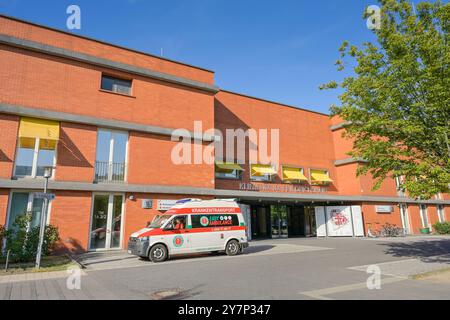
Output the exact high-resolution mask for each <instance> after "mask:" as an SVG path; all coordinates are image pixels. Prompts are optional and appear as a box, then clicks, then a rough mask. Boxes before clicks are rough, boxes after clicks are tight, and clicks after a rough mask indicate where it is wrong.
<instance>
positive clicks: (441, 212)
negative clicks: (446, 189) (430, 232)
mask: <svg viewBox="0 0 450 320" xmlns="http://www.w3.org/2000/svg"><path fill="white" fill-rule="evenodd" d="M437 212H438V216H439V222H441V223H443V222H445V221H446V219H445V208H444V205H442V204H440V205H438V206H437Z"/></svg>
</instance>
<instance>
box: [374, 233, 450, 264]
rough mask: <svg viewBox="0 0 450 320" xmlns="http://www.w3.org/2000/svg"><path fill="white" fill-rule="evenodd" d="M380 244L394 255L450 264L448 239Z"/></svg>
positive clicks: (449, 242)
mask: <svg viewBox="0 0 450 320" xmlns="http://www.w3.org/2000/svg"><path fill="white" fill-rule="evenodd" d="M380 245H381V246H386V249H385V251H384V252H385V253H386V254H389V255H392V256H394V257H401V258H405V257H411V258H417V259H420V260H421V261H423V262H430V263H431V262H440V263H448V264H450V239H449V240H436V241H418V242H390V243H382V244H380ZM443 255H446V256H443ZM436 256H440V257H436Z"/></svg>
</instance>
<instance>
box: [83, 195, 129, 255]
mask: <svg viewBox="0 0 450 320" xmlns="http://www.w3.org/2000/svg"><path fill="white" fill-rule="evenodd" d="M123 202H124V197H123V195H115V194H96V195H94V204H93V208H92V222H91V232H90V250H109V249H119V248H120V247H121V240H122V216H123Z"/></svg>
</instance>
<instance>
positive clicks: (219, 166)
mask: <svg viewBox="0 0 450 320" xmlns="http://www.w3.org/2000/svg"><path fill="white" fill-rule="evenodd" d="M235 170H236V171H244V169H243V168H242V167H241V166H240V165H238V164H236V163H216V171H218V172H223V173H232V172H233V171H235Z"/></svg>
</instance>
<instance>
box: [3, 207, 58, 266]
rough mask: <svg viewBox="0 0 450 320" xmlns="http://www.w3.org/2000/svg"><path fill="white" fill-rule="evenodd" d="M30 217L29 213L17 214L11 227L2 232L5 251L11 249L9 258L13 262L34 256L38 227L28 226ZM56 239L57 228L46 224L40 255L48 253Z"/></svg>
mask: <svg viewBox="0 0 450 320" xmlns="http://www.w3.org/2000/svg"><path fill="white" fill-rule="evenodd" d="M31 219H32V216H31V214H25V215H21V216H18V217H17V218H16V220H15V221H14V223H13V227H12V228H11V229H10V230H6V231H5V232H4V237H5V238H6V247H5V251H6V252H7V251H8V250H10V251H11V253H10V259H11V261H13V262H29V261H32V260H34V258H35V257H36V254H37V248H38V245H39V230H40V227H39V226H36V227H33V228H28V226H29V225H30V222H31ZM58 240H59V232H58V228H56V227H54V226H46V227H45V232H44V242H43V244H42V256H47V255H49V254H50V252H51V250H52V249H53V248H54V247H55V245H56V243H57V241H58Z"/></svg>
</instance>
